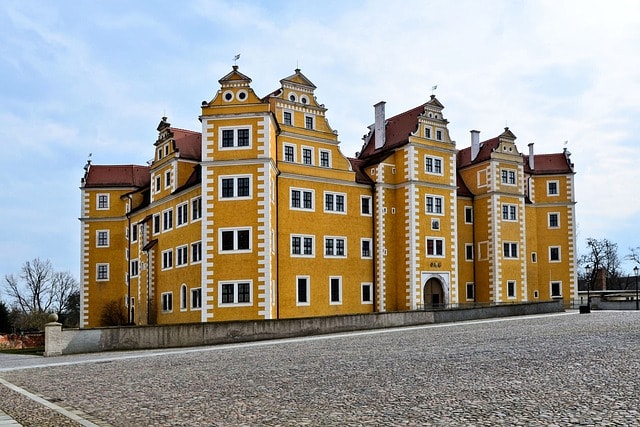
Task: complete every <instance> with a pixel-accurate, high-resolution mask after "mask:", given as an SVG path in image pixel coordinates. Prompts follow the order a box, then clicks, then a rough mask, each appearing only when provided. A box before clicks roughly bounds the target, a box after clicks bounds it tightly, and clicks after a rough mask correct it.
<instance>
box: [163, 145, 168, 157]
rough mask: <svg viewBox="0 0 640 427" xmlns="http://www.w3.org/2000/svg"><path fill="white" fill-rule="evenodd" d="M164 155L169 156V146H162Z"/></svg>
mask: <svg viewBox="0 0 640 427" xmlns="http://www.w3.org/2000/svg"><path fill="white" fill-rule="evenodd" d="M164 155H165V156H168V155H169V144H167V145H165V146H164Z"/></svg>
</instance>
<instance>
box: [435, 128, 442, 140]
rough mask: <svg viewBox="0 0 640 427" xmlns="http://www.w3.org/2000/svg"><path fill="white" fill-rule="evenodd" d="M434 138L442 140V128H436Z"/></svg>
mask: <svg viewBox="0 0 640 427" xmlns="http://www.w3.org/2000/svg"><path fill="white" fill-rule="evenodd" d="M436 140H437V141H442V130H440V129H436Z"/></svg>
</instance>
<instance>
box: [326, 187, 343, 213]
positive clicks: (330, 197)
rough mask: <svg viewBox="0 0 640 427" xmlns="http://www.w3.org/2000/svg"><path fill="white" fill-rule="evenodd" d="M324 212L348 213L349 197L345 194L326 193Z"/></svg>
mask: <svg viewBox="0 0 640 427" xmlns="http://www.w3.org/2000/svg"><path fill="white" fill-rule="evenodd" d="M324 211H325V212H330V213H341V214H344V213H347V195H346V194H345V193H331V192H328V191H325V192H324Z"/></svg>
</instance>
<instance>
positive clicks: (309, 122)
mask: <svg viewBox="0 0 640 427" xmlns="http://www.w3.org/2000/svg"><path fill="white" fill-rule="evenodd" d="M304 127H305V128H307V129H313V116H304Z"/></svg>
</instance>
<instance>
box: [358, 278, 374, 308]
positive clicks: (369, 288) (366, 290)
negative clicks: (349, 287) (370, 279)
mask: <svg viewBox="0 0 640 427" xmlns="http://www.w3.org/2000/svg"><path fill="white" fill-rule="evenodd" d="M360 289H361V294H360V295H361V302H362V304H373V283H362V284H361V285H360Z"/></svg>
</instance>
